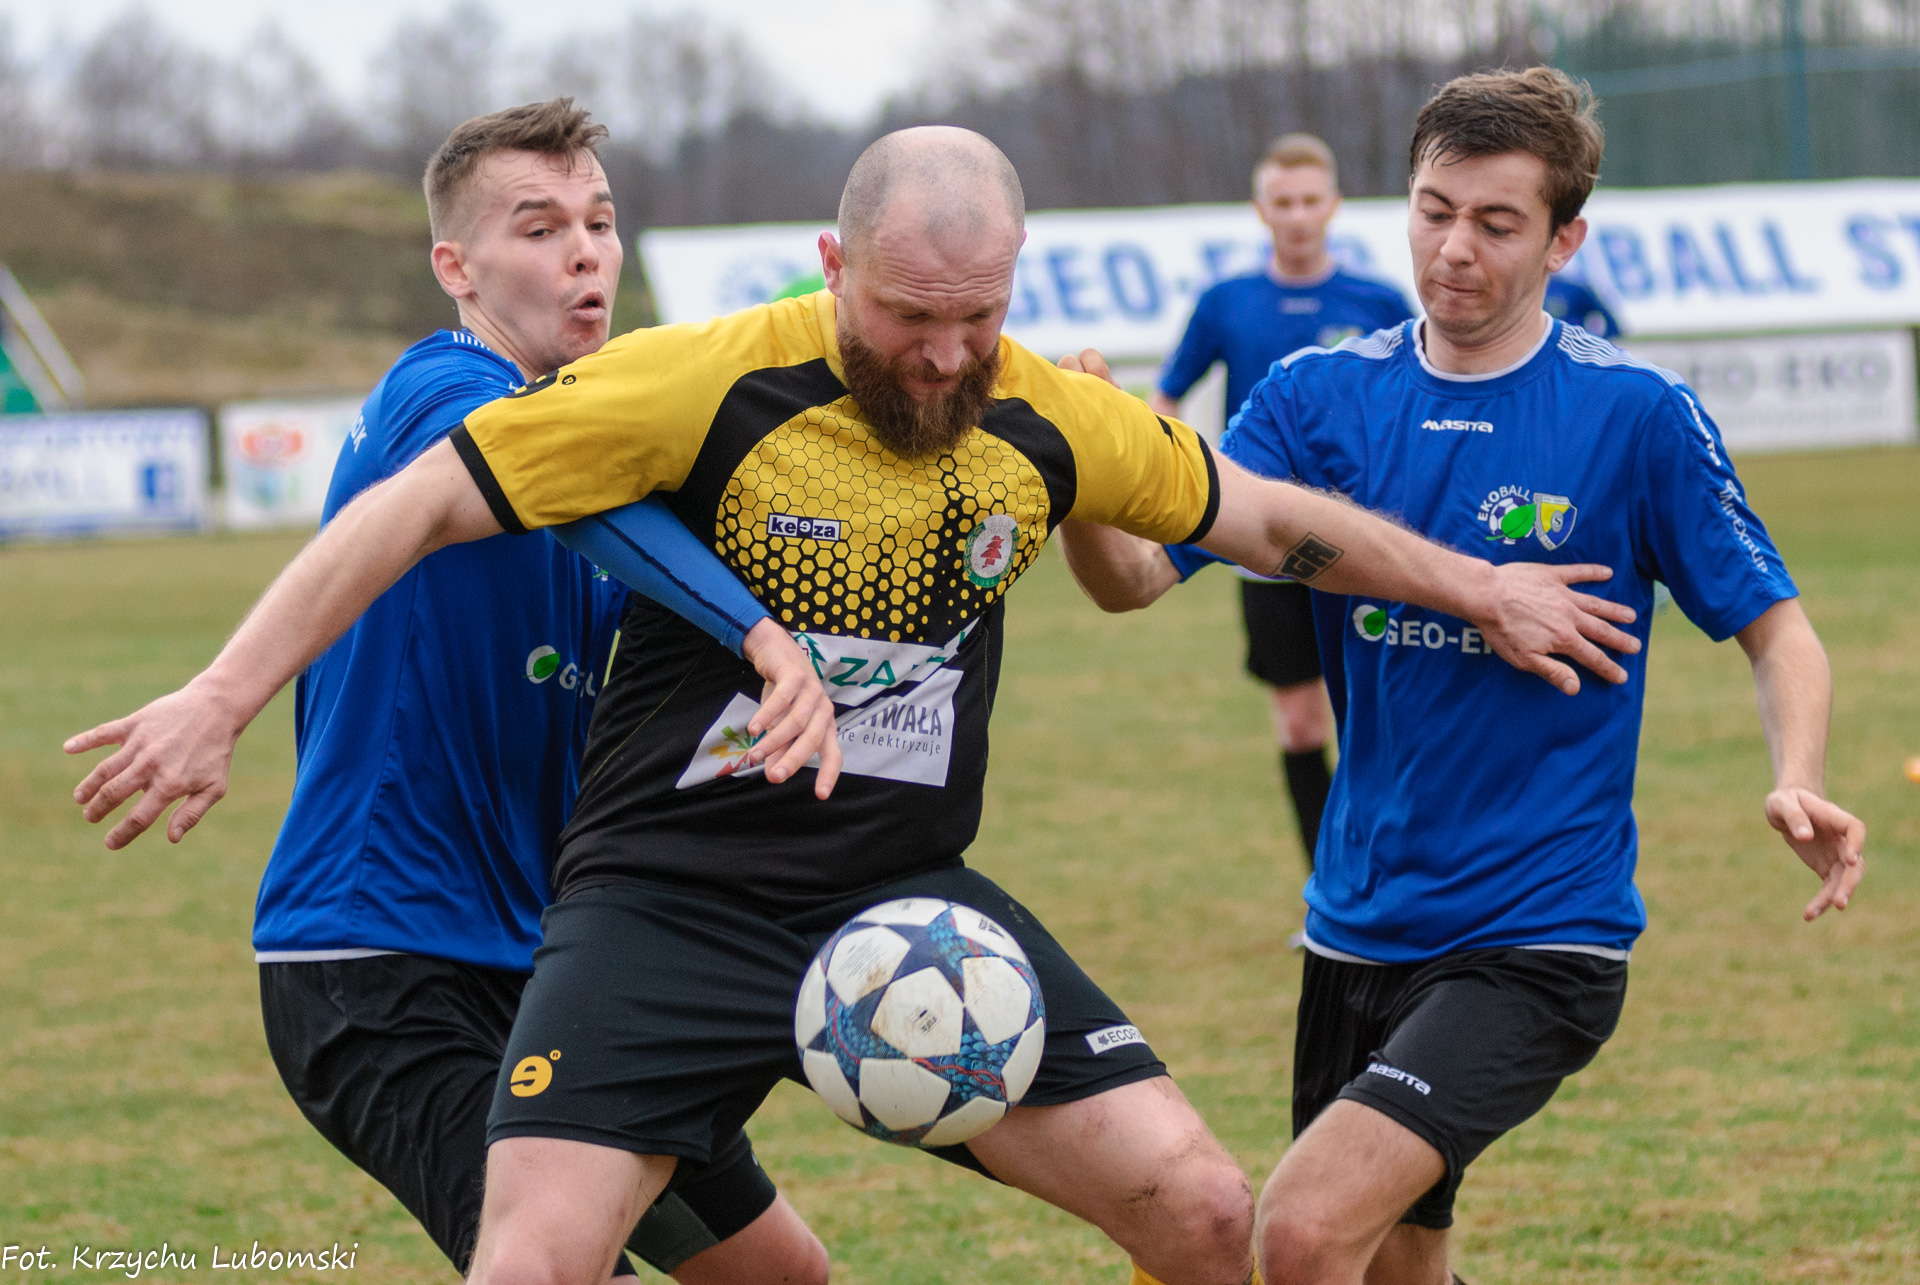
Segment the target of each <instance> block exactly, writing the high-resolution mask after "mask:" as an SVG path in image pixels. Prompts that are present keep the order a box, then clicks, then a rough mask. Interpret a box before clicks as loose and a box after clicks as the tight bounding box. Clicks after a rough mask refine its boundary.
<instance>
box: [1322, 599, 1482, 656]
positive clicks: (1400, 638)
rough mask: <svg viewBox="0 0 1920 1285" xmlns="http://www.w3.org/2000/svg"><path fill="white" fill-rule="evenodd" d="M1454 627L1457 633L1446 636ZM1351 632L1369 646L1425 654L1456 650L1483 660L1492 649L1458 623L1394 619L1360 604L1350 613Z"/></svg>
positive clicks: (1469, 627)
mask: <svg viewBox="0 0 1920 1285" xmlns="http://www.w3.org/2000/svg"><path fill="white" fill-rule="evenodd" d="M1456 627H1457V630H1458V632H1449V631H1451V630H1454V629H1455V628H1456ZM1353 631H1354V632H1355V633H1357V634H1359V635H1360V636H1361V637H1362V638H1364V639H1365V640H1366V641H1368V642H1373V643H1383V644H1385V645H1386V646H1388V647H1418V648H1420V649H1422V650H1424V651H1446V650H1449V649H1453V650H1457V651H1458V652H1459V653H1460V654H1461V655H1463V656H1486V655H1490V654H1492V651H1493V649H1492V648H1491V647H1489V646H1487V637H1486V635H1485V634H1483V633H1481V632H1480V631H1479V630H1478V629H1475V628H1474V627H1473V626H1472V625H1462V624H1460V622H1459V621H1457V620H1449V621H1445V622H1442V621H1438V620H1410V619H1396V618H1395V617H1393V616H1390V615H1388V614H1387V610H1386V608H1385V607H1376V606H1374V605H1373V604H1372V603H1370V602H1363V603H1361V604H1360V605H1359V606H1357V607H1355V608H1354V609H1353Z"/></svg>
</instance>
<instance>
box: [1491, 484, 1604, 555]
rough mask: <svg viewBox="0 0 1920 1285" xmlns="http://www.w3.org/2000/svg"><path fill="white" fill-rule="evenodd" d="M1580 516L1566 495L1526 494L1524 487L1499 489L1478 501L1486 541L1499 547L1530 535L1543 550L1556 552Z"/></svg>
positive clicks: (1528, 492)
mask: <svg viewBox="0 0 1920 1285" xmlns="http://www.w3.org/2000/svg"><path fill="white" fill-rule="evenodd" d="M1579 516H1580V510H1579V509H1577V508H1575V507H1574V503H1573V501H1572V500H1570V499H1568V498H1567V497H1566V496H1564V495H1548V494H1547V493H1546V492H1544V491H1540V492H1534V491H1529V490H1528V489H1527V488H1526V487H1524V486H1502V487H1498V488H1496V489H1495V490H1492V491H1489V492H1487V498H1486V499H1484V500H1482V501H1480V522H1481V524H1482V525H1483V526H1485V527H1486V528H1487V531H1488V535H1487V537H1486V538H1487V540H1488V541H1489V542H1492V541H1494V540H1498V541H1500V542H1501V543H1502V544H1518V543H1519V542H1520V541H1522V540H1524V539H1526V538H1527V537H1528V536H1532V537H1533V538H1534V539H1536V540H1538V541H1539V542H1540V544H1541V546H1542V547H1543V548H1546V549H1557V548H1559V547H1560V546H1561V545H1563V544H1565V543H1566V542H1567V537H1569V536H1571V535H1572V534H1573V524H1574V521H1575V519H1577V518H1578V517H1579Z"/></svg>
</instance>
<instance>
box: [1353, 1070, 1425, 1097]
mask: <svg viewBox="0 0 1920 1285" xmlns="http://www.w3.org/2000/svg"><path fill="white" fill-rule="evenodd" d="M1367 1074H1368V1075H1380V1076H1385V1077H1386V1078H1387V1079H1389V1080H1398V1081H1400V1083H1402V1084H1404V1085H1406V1086H1407V1087H1408V1088H1410V1089H1412V1090H1413V1091H1414V1092H1415V1093H1418V1094H1419V1095H1420V1096H1421V1097H1427V1096H1429V1095H1430V1094H1432V1092H1433V1086H1432V1085H1431V1084H1428V1083H1427V1082H1426V1081H1425V1080H1423V1079H1421V1078H1420V1077H1419V1076H1417V1075H1412V1074H1409V1073H1408V1072H1406V1071H1402V1070H1401V1069H1400V1068H1399V1067H1397V1066H1388V1065H1387V1064H1386V1063H1385V1062H1370V1063H1368V1064H1367Z"/></svg>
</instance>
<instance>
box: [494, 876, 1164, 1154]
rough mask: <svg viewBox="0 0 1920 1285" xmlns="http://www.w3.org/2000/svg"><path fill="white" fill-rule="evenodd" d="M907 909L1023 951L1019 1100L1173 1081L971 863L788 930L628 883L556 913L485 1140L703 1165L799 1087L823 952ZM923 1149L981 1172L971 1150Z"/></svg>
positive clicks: (1105, 1001) (743, 911) (558, 907)
mask: <svg viewBox="0 0 1920 1285" xmlns="http://www.w3.org/2000/svg"><path fill="white" fill-rule="evenodd" d="M898 897H943V898H945V899H947V900H949V901H954V902H958V903H960V904H962V905H966V906H971V907H973V908H974V909H976V910H979V911H981V912H982V913H984V914H986V915H987V916H988V917H989V918H992V919H994V920H997V921H998V922H999V923H1000V924H1001V926H1003V927H1004V928H1006V929H1007V931H1008V932H1010V933H1012V934H1013V937H1014V939H1015V940H1016V941H1018V942H1019V943H1020V946H1021V948H1022V949H1024V950H1025V951H1026V952H1027V956H1028V958H1029V960H1030V961H1031V962H1032V964H1033V968H1034V972H1035V975H1036V976H1037V977H1038V979H1039V981H1040V993H1041V997H1042V999H1043V1001H1044V1002H1045V1004H1046V1014H1047V1042H1046V1051H1045V1053H1044V1054H1043V1055H1042V1057H1041V1059H1040V1069H1039V1071H1038V1072H1037V1073H1036V1074H1035V1076H1034V1080H1033V1084H1032V1087H1031V1088H1029V1089H1028V1091H1027V1095H1026V1097H1025V1098H1024V1099H1023V1100H1022V1105H1024V1106H1051V1105H1057V1104H1059V1103H1063V1102H1074V1101H1078V1100H1080V1099H1083V1098H1088V1097H1092V1096H1093V1095H1094V1094H1096V1093H1102V1092H1105V1091H1106V1090H1108V1089H1114V1088H1119V1087H1120V1086H1122V1085H1126V1084H1132V1083H1134V1082H1136V1081H1140V1080H1146V1079H1151V1078H1153V1077H1155V1076H1160V1075H1165V1074H1166V1067H1165V1066H1164V1065H1162V1064H1161V1062H1160V1060H1159V1059H1158V1058H1157V1057H1155V1056H1154V1054H1153V1050H1152V1049H1151V1048H1150V1047H1148V1045H1147V1043H1146V1041H1145V1039H1144V1038H1143V1037H1142V1036H1141V1035H1140V1034H1139V1032H1138V1031H1137V1030H1136V1029H1135V1028H1134V1027H1133V1025H1132V1024H1131V1023H1130V1022H1128V1020H1127V1017H1126V1014H1125V1013H1123V1012H1121V1010H1120V1008H1119V1006H1118V1005H1116V1004H1115V1003H1114V1002H1113V1001H1112V1000H1111V999H1109V998H1107V996H1106V995H1105V994H1104V993H1103V992H1102V991H1101V990H1100V988H1099V987H1098V986H1096V985H1095V984H1094V982H1093V981H1092V979H1091V978H1089V977H1088V976H1087V975H1086V974H1085V973H1084V972H1082V971H1081V970H1080V967H1079V965H1077V964H1075V963H1074V962H1073V960H1072V959H1071V958H1070V957H1069V956H1068V955H1067V952H1066V951H1065V950H1064V949H1063V948H1062V947H1061V945H1060V943H1059V942H1057V941H1055V940H1054V939H1053V937H1052V936H1051V935H1050V934H1049V933H1048V932H1047V930H1046V929H1045V928H1043V927H1042V926H1041V925H1040V923H1039V921H1038V920H1036V919H1035V918H1034V917H1033V914H1032V912H1030V911H1028V910H1027V909H1026V908H1025V907H1024V906H1022V905H1020V904H1019V903H1018V902H1016V901H1015V900H1014V899H1013V898H1012V897H1009V896H1008V895H1007V894H1006V893H1005V892H1003V891H1001V889H1000V888H999V887H997V886H996V885H995V884H994V883H993V881H992V880H990V879H988V878H987V877H986V876H985V875H982V874H980V873H978V872H977V871H974V870H969V869H967V868H966V867H964V866H959V865H953V866H947V867H944V868H940V869H935V870H931V871H926V872H923V873H921V874H917V875H911V876H908V877H907V878H904V879H899V880H896V881H894V882H892V883H889V884H885V885H882V886H880V887H878V888H873V889H870V890H868V891H866V892H864V893H861V894H859V895H857V896H854V897H850V898H847V899H846V900H844V901H841V902H839V903H836V904H834V905H831V906H827V907H824V908H821V909H818V910H811V911H807V912H804V913H801V914H796V915H792V916H789V917H786V918H779V919H776V918H770V917H768V916H767V915H766V914H764V913H762V912H759V911H756V910H754V909H752V908H751V907H749V906H748V905H746V904H745V903H743V902H739V901H735V900H733V899H730V898H727V897H724V896H721V895H719V894H716V893H713V892H709V891H702V890H695V889H690V888H682V887H674V886H671V885H667V884H658V883H641V882H637V881H635V882H621V883H613V884H606V885H602V886H598V887H590V888H584V889H581V890H579V891H577V892H574V893H572V894H571V895H569V896H566V897H565V898H563V899H562V900H560V901H558V902H556V903H555V904H554V905H553V906H551V907H549V908H548V910H547V912H546V916H545V919H544V920H543V928H544V932H545V941H544V943H543V944H542V945H541V947H540V950H539V953H538V954H536V955H535V956H534V973H533V981H532V982H531V983H530V984H529V985H528V987H527V990H526V994H525V996H524V997H523V998H522V1001H521V1005H520V1015H519V1018H518V1020H517V1021H515V1023H514V1027H513V1035H512V1037H511V1038H510V1039H509V1041H508V1045H507V1056H506V1060H505V1062H504V1063H503V1065H502V1070H501V1075H500V1080H499V1084H498V1087H497V1089H496V1090H495V1093H494V1097H493V1114H492V1117H491V1119H490V1120H489V1122H488V1127H487V1141H488V1142H489V1144H491V1143H494V1142H498V1141H500V1140H501V1139H503V1138H516V1137H539V1138H568V1139H571V1140H573V1141H576V1142H590V1143H597V1144H599V1145H600V1146H606V1147H618V1148H620V1149H622V1150H625V1151H632V1152H636V1153H639V1154H641V1155H664V1156H678V1157H680V1158H681V1159H682V1160H690V1161H694V1162H696V1163H701V1164H704V1163H706V1162H708V1161H709V1160H711V1159H712V1157H714V1156H716V1155H719V1154H722V1153H724V1152H725V1151H726V1150H727V1149H728V1148H730V1147H731V1146H733V1145H734V1139H735V1138H736V1137H737V1136H738V1135H739V1134H740V1131H741V1127H742V1126H743V1125H745V1124H746V1122H747V1120H748V1118H749V1117H751V1116H752V1115H753V1113H754V1112H755V1111H756V1110H758V1109H759V1106H760V1103H761V1102H762V1101H763V1100H764V1099H765V1098H766V1096H767V1094H768V1093H770V1092H771V1091H772V1090H773V1086H774V1085H775V1084H776V1083H778V1082H779V1081H780V1080H781V1079H782V1078H785V1079H790V1080H795V1081H797V1082H799V1083H802V1084H804V1083H806V1080H805V1077H804V1076H803V1074H802V1072H801V1069H800V1057H799V1053H798V1052H797V1051H796V1050H795V1047H794V1039H793V1012H794V1003H795V999H796V997H797V995H798V993H799V990H800V980H801V977H802V975H803V974H804V973H805V972H806V969H807V965H808V964H809V963H810V962H812V959H813V956H814V954H815V953H816V952H817V951H818V950H819V949H820V947H821V946H823V945H824V944H825V943H826V940H827V938H829V937H831V936H832V935H833V934H834V932H835V931H836V930H837V929H839V928H840V926H841V925H842V924H844V923H846V921H847V920H849V919H851V918H853V916H855V915H857V914H859V913H860V912H861V911H863V910H865V909H867V908H868V907H870V906H873V905H877V904H879V903H880V902H884V901H891V900H893V899H895V898H898ZM821 1109H822V1110H823V1111H824V1110H825V1109H826V1108H825V1107H822V1108H821ZM930 1150H934V1151H935V1154H937V1155H940V1156H941V1157H942V1158H944V1159H947V1160H951V1161H953V1162H954V1163H957V1164H962V1165H965V1166H966V1167H968V1168H971V1169H974V1170H976V1171H978V1172H982V1173H984V1172H985V1170H984V1169H982V1168H981V1166H980V1164H979V1163H978V1162H977V1161H975V1160H974V1159H973V1156H972V1153H971V1152H969V1151H968V1150H967V1149H966V1148H965V1147H964V1146H956V1147H945V1148H938V1149H932V1148H930Z"/></svg>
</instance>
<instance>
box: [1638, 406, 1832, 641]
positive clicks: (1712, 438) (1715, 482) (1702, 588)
mask: <svg viewBox="0 0 1920 1285" xmlns="http://www.w3.org/2000/svg"><path fill="white" fill-rule="evenodd" d="M1638 471H1639V478H1638V480H1637V483H1636V485H1635V487H1634V491H1635V494H1634V496H1633V500H1632V502H1633V504H1634V510H1635V511H1634V528H1635V531H1634V555H1635V557H1636V559H1637V560H1638V561H1639V562H1640V566H1639V570H1640V572H1641V573H1642V574H1643V575H1646V576H1648V577H1650V578H1651V579H1655V580H1659V581H1661V582H1662V583H1664V584H1665V585H1666V586H1667V587H1668V588H1669V589H1671V590H1672V591H1673V600H1674V601H1675V602H1676V603H1678V604H1679V606H1680V610H1682V611H1684V612H1685V613H1686V614H1687V619H1689V620H1691V621H1693V623H1694V624H1696V625H1698V626H1700V628H1701V629H1702V630H1703V631H1704V632H1705V633H1706V635H1707V636H1708V637H1709V638H1712V639H1713V640H1714V641H1715V642H1719V641H1721V640H1723V639H1726V638H1730V637H1732V636H1733V635H1734V634H1737V633H1739V632H1740V631H1741V630H1742V629H1745V628H1746V627H1747V626H1748V625H1750V624H1752V623H1753V621H1754V620H1755V619H1756V618H1757V617H1758V616H1759V615H1760V613H1761V612H1763V611H1765V610H1766V609H1767V608H1768V607H1771V606H1772V605H1773V604H1774V603H1776V602H1779V601H1781V600H1782V599H1785V598H1792V597H1796V596H1797V595H1798V594H1799V592H1800V591H1799V590H1798V589H1797V588H1795V587H1794V583H1793V579H1792V577H1790V576H1788V574H1787V567H1786V563H1785V562H1783V561H1782V560H1781V557H1780V551H1779V550H1778V549H1776V548H1774V545H1773V540H1772V539H1771V538H1770V537H1769V536H1768V535H1767V529H1766V527H1764V526H1762V525H1761V522H1760V519H1759V518H1758V517H1757V516H1755V514H1754V512H1753V510H1752V509H1751V508H1749V507H1748V506H1747V498H1746V493H1745V492H1744V491H1743V490H1742V489H1741V487H1740V479H1739V478H1737V477H1735V476H1734V473H1733V466H1732V464H1731V463H1729V462H1728V460H1727V450H1726V447H1725V446H1723V445H1722V444H1721V442H1720V434H1719V431H1718V430H1717V429H1715V428H1714V426H1713V421H1712V420H1710V419H1708V418H1707V416H1706V414H1705V412H1703V411H1702V410H1701V409H1700V403H1699V401H1698V400H1697V399H1696V398H1695V397H1694V395H1693V393H1692V392H1691V391H1690V390H1688V389H1687V388H1686V387H1684V386H1676V387H1672V388H1669V389H1667V390H1666V392H1665V396H1663V397H1662V398H1661V402H1660V405H1659V406H1658V407H1657V408H1656V409H1655V410H1654V411H1653V413H1652V417H1651V422H1650V423H1649V424H1648V425H1647V427H1646V431H1645V434H1644V436H1643V438H1642V441H1641V445H1640V459H1639V470H1638Z"/></svg>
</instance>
